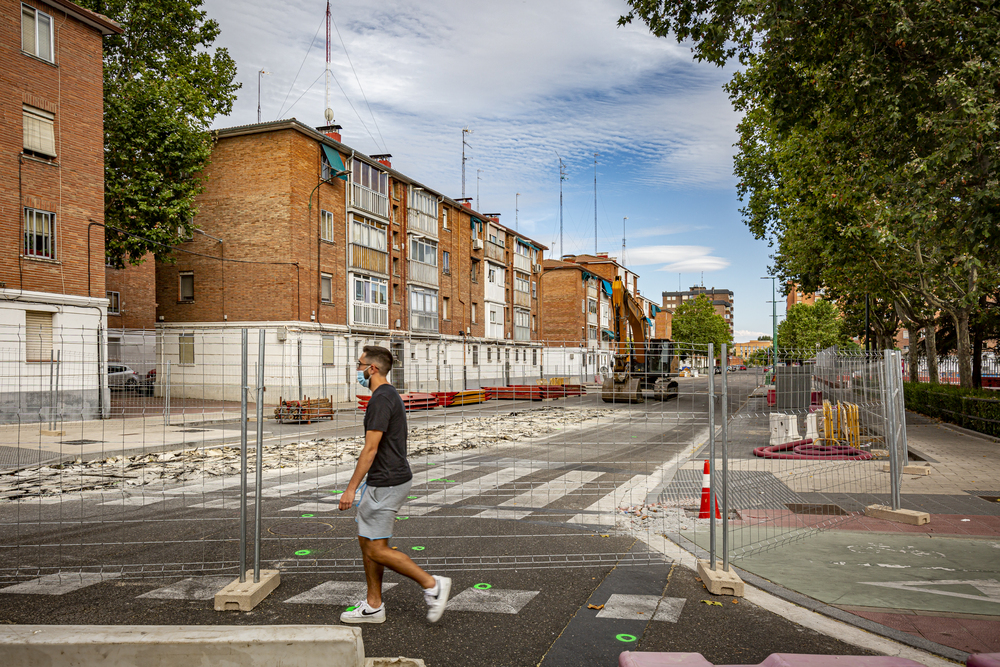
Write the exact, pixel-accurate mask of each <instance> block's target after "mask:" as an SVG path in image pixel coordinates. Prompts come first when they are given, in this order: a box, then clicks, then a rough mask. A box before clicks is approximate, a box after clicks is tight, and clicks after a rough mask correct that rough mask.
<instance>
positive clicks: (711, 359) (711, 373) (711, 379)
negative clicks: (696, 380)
mask: <svg viewBox="0 0 1000 667" xmlns="http://www.w3.org/2000/svg"><path fill="white" fill-rule="evenodd" d="M714 365H715V344H714V343H709V344H708V461H709V464H708V560H709V562H710V563H711V564H712V569H713V570H715V369H714V368H712V366H714Z"/></svg>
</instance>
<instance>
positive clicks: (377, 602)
mask: <svg viewBox="0 0 1000 667" xmlns="http://www.w3.org/2000/svg"><path fill="white" fill-rule="evenodd" d="M358 542H359V543H360V544H361V557H362V559H363V560H364V563H365V581H366V582H367V583H368V604H369V605H370V606H371V607H372V608H373V609H378V608H379V607H380V606H382V575H383V573H384V572H385V567H384V566H382V565H381V564H380V563H376V562H375V561H373V560H372V559H371V558H370V557H369V556H368V544H370V543H371V540H369V539H368V538H367V537H358Z"/></svg>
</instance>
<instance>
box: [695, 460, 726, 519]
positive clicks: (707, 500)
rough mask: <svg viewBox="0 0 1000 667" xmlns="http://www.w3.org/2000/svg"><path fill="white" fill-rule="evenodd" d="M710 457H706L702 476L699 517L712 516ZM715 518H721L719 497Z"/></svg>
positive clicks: (716, 500) (716, 501) (716, 503)
mask: <svg viewBox="0 0 1000 667" xmlns="http://www.w3.org/2000/svg"><path fill="white" fill-rule="evenodd" d="M708 476H709V472H708V459H705V474H704V475H702V478H701V509H700V510H698V518H699V519H709V518H711V514H712V511H711V510H710V509H709V508H710V507H711V506H712V501H711V491H710V490H709V488H708ZM715 518H716V519H721V518H722V512H720V511H719V498H718V497H716V499H715Z"/></svg>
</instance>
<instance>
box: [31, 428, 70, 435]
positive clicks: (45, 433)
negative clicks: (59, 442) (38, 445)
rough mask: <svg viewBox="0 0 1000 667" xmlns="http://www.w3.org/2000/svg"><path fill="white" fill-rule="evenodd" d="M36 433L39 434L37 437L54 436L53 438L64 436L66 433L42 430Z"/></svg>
mask: <svg viewBox="0 0 1000 667" xmlns="http://www.w3.org/2000/svg"><path fill="white" fill-rule="evenodd" d="M38 433H39V435H55V436H63V435H66V431H48V430H46V429H44V428H43V429H42V430H41V431H39V432H38Z"/></svg>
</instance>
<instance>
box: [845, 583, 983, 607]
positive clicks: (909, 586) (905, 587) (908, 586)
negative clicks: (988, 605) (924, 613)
mask: <svg viewBox="0 0 1000 667" xmlns="http://www.w3.org/2000/svg"><path fill="white" fill-rule="evenodd" d="M858 583H861V584H867V585H868V586H881V587H883V588H895V589H898V590H901V591H919V592H921V593H932V594H934V595H947V596H949V597H953V598H965V599H967V600H980V601H982V602H996V603H1000V582H998V581H997V580H996V579H940V580H938V581H861V582H858ZM956 584H966V585H968V586H972V587H973V588H975V589H977V590H980V591H982V592H983V595H969V594H968V593H955V592H953V591H942V590H937V589H934V588H923V586H954V585H956Z"/></svg>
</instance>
